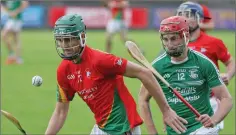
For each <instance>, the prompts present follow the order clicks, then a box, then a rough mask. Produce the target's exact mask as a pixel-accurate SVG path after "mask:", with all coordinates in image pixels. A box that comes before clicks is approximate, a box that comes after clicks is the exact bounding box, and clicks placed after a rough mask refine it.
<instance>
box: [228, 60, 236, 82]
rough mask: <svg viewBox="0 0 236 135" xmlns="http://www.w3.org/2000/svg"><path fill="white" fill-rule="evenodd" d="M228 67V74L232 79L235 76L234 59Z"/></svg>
mask: <svg viewBox="0 0 236 135" xmlns="http://www.w3.org/2000/svg"><path fill="white" fill-rule="evenodd" d="M226 67H227V74H228V76H229V79H232V78H233V76H234V75H235V61H234V60H233V59H232V60H230V62H229V63H228V64H227V65H226Z"/></svg>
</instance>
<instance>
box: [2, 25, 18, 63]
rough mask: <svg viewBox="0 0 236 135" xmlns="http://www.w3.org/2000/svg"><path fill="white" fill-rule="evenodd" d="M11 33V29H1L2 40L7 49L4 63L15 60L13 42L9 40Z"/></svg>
mask: <svg viewBox="0 0 236 135" xmlns="http://www.w3.org/2000/svg"><path fill="white" fill-rule="evenodd" d="M12 33H13V32H12V31H10V30H7V29H3V30H2V32H1V36H2V40H3V42H4V43H5V44H6V46H7V50H8V57H7V60H6V64H13V63H14V62H15V54H14V49H13V47H12V46H13V45H12V44H13V42H12V40H11V36H12Z"/></svg>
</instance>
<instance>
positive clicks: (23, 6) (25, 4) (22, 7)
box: [14, 1, 29, 14]
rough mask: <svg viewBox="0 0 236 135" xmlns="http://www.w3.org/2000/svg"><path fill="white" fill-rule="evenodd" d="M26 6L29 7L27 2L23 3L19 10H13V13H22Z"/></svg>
mask: <svg viewBox="0 0 236 135" xmlns="http://www.w3.org/2000/svg"><path fill="white" fill-rule="evenodd" d="M28 5H29V4H28V2H26V1H23V3H22V4H21V6H20V7H19V8H17V9H16V10H14V12H15V13H17V14H18V13H20V12H22V11H23V10H24V9H25V8H27V7H28Z"/></svg>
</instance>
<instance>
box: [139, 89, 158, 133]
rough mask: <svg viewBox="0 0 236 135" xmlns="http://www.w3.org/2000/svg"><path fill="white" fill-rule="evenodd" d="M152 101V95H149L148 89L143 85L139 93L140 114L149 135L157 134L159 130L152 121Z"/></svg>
mask: <svg viewBox="0 0 236 135" xmlns="http://www.w3.org/2000/svg"><path fill="white" fill-rule="evenodd" d="M150 99H151V95H150V94H149V93H148V91H147V90H146V88H145V87H144V86H143V85H142V86H141V89H140V93H139V108H140V114H141V116H142V118H143V121H144V123H145V125H146V127H147V131H148V133H149V134H152V135H155V134H157V129H156V127H155V124H154V122H153V119H152V113H151V109H150Z"/></svg>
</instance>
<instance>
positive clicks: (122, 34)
mask: <svg viewBox="0 0 236 135" xmlns="http://www.w3.org/2000/svg"><path fill="white" fill-rule="evenodd" d="M127 37H128V36H127V29H123V30H121V32H120V38H121V41H122V42H123V43H124V44H125V42H126V41H128V40H130V41H132V40H131V39H128V38H127ZM139 48H140V50H141V52H142V54H143V55H144V50H143V49H142V48H141V47H139Z"/></svg>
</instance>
